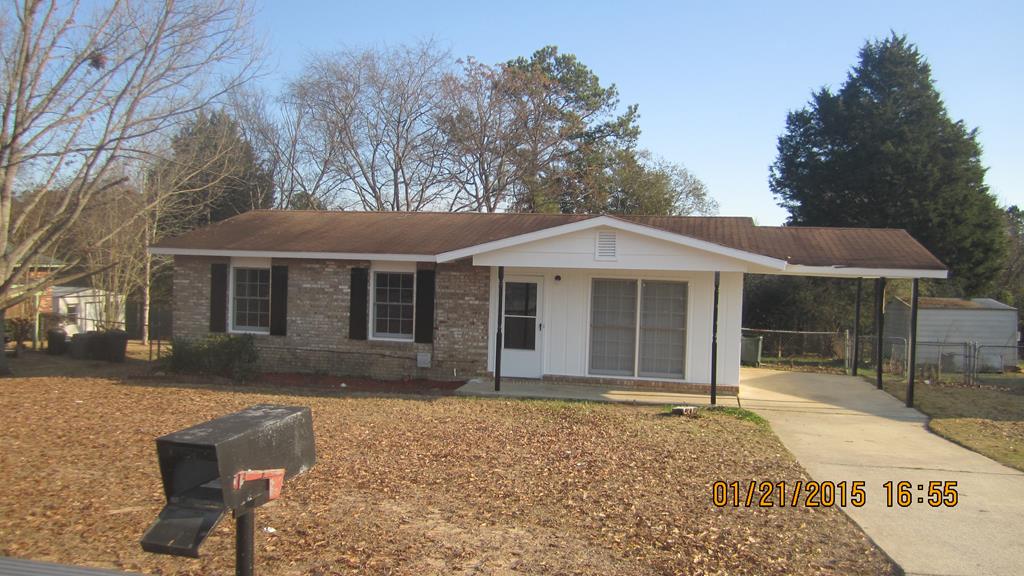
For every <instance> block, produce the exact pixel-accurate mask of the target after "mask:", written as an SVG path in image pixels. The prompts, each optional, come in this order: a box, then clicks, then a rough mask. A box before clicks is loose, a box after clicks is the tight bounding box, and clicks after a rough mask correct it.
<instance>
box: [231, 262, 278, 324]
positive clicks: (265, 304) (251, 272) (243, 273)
mask: <svg viewBox="0 0 1024 576" xmlns="http://www.w3.org/2000/svg"><path fill="white" fill-rule="evenodd" d="M232 270H233V274H234V282H233V284H232V310H231V328H232V329H233V330H237V331H240V332H269V331H270V269H269V268H233V269H232Z"/></svg>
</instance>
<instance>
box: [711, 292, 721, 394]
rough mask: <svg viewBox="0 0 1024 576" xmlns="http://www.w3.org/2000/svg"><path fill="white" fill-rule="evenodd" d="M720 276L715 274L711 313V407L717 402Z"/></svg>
mask: <svg viewBox="0 0 1024 576" xmlns="http://www.w3.org/2000/svg"><path fill="white" fill-rule="evenodd" d="M720 276H721V274H720V273H719V272H715V299H714V304H713V311H712V313H711V405H712V406H714V405H715V404H716V403H717V402H718V283H719V279H720Z"/></svg>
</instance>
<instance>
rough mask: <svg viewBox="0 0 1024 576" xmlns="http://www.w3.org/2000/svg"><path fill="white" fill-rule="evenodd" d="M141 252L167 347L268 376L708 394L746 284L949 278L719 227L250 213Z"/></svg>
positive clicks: (733, 353)
mask: <svg viewBox="0 0 1024 576" xmlns="http://www.w3.org/2000/svg"><path fill="white" fill-rule="evenodd" d="M151 252H152V253H154V254H165V255H173V256H174V284H173V289H174V318H173V324H174V335H175V337H177V338H190V339H191V338H201V337H204V336H206V335H208V334H211V333H248V334H254V335H255V337H256V340H257V345H258V346H259V348H260V352H261V354H260V357H261V362H262V363H263V365H264V366H263V367H264V368H266V369H272V370H275V371H285V370H305V371H313V370H316V371H325V372H333V373H339V374H350V375H366V376H372V377H377V378H407V377H408V378H420V377H424V378H435V379H466V378H469V377H473V376H480V375H485V374H494V373H495V372H498V374H500V375H502V376H506V377H508V376H514V377H521V378H545V379H550V380H568V381H586V380H590V379H600V380H602V381H608V380H611V381H617V382H623V381H625V382H629V383H632V384H638V385H641V384H642V385H654V386H659V387H664V386H669V387H672V388H675V389H684V390H685V389H696V390H706V389H707V388H708V386H709V384H710V383H711V382H712V379H713V378H714V379H716V381H717V385H718V387H719V391H721V392H730V391H732V392H734V391H735V390H737V387H738V385H739V365H740V320H741V311H742V298H743V276H744V274H797V275H812V276H828V277H841V278H859V277H889V278H944V277H945V276H946V270H945V267H944V266H943V264H942V263H941V262H939V261H938V260H937V259H936V258H935V257H934V256H932V254H930V253H929V252H928V251H927V250H926V249H925V248H924V247H923V246H921V245H920V244H919V243H918V242H917V241H916V240H914V239H913V238H912V237H911V236H910V235H909V234H907V233H906V232H905V231H903V230H874V229H831V228H792V227H768V226H755V225H754V222H753V220H751V219H750V218H731V217H654V216H651V217H611V216H591V215H570V214H554V215H549V214H478V213H397V212H390V213H380V212H302V211H254V212H248V213H245V214H241V215H239V216H236V217H233V218H230V219H228V220H225V221H222V222H219V223H216V224H212V225H210V226H208V227H205V228H202V229H199V230H195V231H192V232H190V233H187V234H185V235H183V236H179V237H176V238H171V239H167V240H164V241H162V242H160V243H159V244H157V245H155V246H153V247H151ZM499 311H500V313H499ZM716 324H717V335H718V345H717V347H715V346H713V341H712V340H713V339H712V334H713V326H715V325H716ZM499 328H500V330H501V334H500V339H501V345H500V347H499V346H498V341H499ZM499 348H500V350H501V355H500V357H496V354H495V350H496V349H499ZM713 349H714V351H713ZM713 354H714V356H715V357H716V361H715V362H714V369H713V368H712V366H713V364H712V360H711V359H712V357H713ZM496 360H500V362H496Z"/></svg>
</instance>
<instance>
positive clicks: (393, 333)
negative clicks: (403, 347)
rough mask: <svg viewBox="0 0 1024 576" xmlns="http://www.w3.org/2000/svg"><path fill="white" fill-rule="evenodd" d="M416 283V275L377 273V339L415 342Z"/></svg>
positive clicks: (374, 316) (375, 293) (374, 317)
mask: <svg viewBox="0 0 1024 576" xmlns="http://www.w3.org/2000/svg"><path fill="white" fill-rule="evenodd" d="M415 281H416V275H415V273H413V272H383V271H380V272H374V274H373V336H374V338H395V339H400V340H412V335H413V332H412V329H413V307H414V304H413V302H414V300H415V296H414V285H415Z"/></svg>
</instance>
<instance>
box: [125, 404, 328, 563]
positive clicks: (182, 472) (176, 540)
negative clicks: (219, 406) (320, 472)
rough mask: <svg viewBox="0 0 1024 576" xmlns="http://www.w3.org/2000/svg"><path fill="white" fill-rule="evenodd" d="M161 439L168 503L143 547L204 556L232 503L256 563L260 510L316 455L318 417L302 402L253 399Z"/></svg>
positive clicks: (159, 448)
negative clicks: (255, 514)
mask: <svg viewBox="0 0 1024 576" xmlns="http://www.w3.org/2000/svg"><path fill="white" fill-rule="evenodd" d="M156 447H157V457H158V459H159V462H160V476H161V478H162V480H163V486H164V495H165V496H166V497H167V505H166V506H164V509H163V510H162V511H161V512H160V515H159V516H158V517H157V519H156V520H155V521H154V522H153V523H152V524H151V525H150V527H149V529H148V530H146V533H145V535H144V536H143V537H142V548H143V550H146V551H147V552H156V553H161V554H172V555H175V556H189V557H197V556H199V546H200V544H202V543H203V540H205V539H206V537H207V535H209V533H210V531H211V530H213V528H214V527H215V526H216V525H217V523H218V522H219V521H220V519H221V518H222V517H223V516H224V514H225V513H226V512H227V511H228V510H230V511H232V512H233V513H234V515H235V518H236V520H237V522H238V534H237V538H238V550H239V554H241V550H242V547H243V546H247V547H248V549H249V553H248V561H249V562H250V566H251V560H252V552H251V550H252V531H253V519H252V516H253V510H254V509H255V508H257V507H258V506H261V505H263V504H265V503H266V502H268V501H270V500H272V499H274V498H276V497H277V496H278V495H279V494H280V492H281V486H282V484H283V483H284V481H285V480H287V479H289V478H292V477H293V476H295V475H297V474H302V473H303V472H305V471H306V470H309V469H310V468H311V467H312V466H313V464H314V462H315V460H316V456H315V450H314V446H313V418H312V415H311V414H310V410H309V408H305V407H299V406H276V405H271V404H260V405H257V406H252V407H250V408H246V409H245V410H242V411H240V412H235V413H234V414H229V415H227V416H223V417H220V418H216V419H214V420H210V421H209V422H205V423H203V424H198V425H196V426H192V427H191V428H186V429H184V430H180V431H178V432H174V433H171V434H168V435H166V436H161V437H160V438H157V440H156ZM246 533H247V534H246ZM244 539H248V542H243V540H244ZM238 558H239V562H241V560H242V556H241V555H240V556H239V557H238ZM249 572H250V573H251V567H250V569H249ZM239 573H241V572H239Z"/></svg>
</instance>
